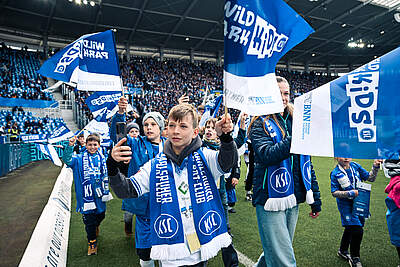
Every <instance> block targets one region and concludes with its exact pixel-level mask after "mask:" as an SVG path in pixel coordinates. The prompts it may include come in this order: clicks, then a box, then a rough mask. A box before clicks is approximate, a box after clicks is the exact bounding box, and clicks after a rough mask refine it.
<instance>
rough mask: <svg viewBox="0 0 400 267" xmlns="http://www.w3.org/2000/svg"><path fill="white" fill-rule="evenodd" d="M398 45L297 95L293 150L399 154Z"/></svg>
mask: <svg viewBox="0 0 400 267" xmlns="http://www.w3.org/2000/svg"><path fill="white" fill-rule="evenodd" d="M399 84H400V48H397V49H395V50H393V51H391V52H389V53H387V54H386V55H383V56H382V57H380V58H377V59H375V60H373V61H372V62H370V63H368V64H366V65H364V66H362V67H360V68H358V69H356V70H354V71H352V72H350V73H349V74H347V75H345V76H342V77H340V78H338V79H336V80H334V81H332V82H330V83H328V84H325V85H323V86H321V87H319V88H317V89H315V90H312V91H311V92H309V93H306V94H304V95H302V96H300V97H297V98H296V99H295V101H294V105H295V110H294V115H293V132H292V146H291V153H296V154H306V155H314V156H328V157H333V156H335V157H345V158H364V159H375V158H382V159H398V158H399V150H400V131H399V127H400V109H399V108H397V107H398V106H399V105H400V94H399V93H398V90H399Z"/></svg>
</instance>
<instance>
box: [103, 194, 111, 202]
mask: <svg viewBox="0 0 400 267" xmlns="http://www.w3.org/2000/svg"><path fill="white" fill-rule="evenodd" d="M113 199H114V198H113V196H112V194H111V193H108V194H107V195H104V196H102V197H101V201H103V202H107V201H110V200H113Z"/></svg>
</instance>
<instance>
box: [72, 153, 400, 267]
mask: <svg viewBox="0 0 400 267" xmlns="http://www.w3.org/2000/svg"><path fill="white" fill-rule="evenodd" d="M357 162H359V163H360V164H361V165H362V166H364V167H365V168H366V169H368V170H369V169H370V167H371V164H372V161H370V160H357ZM313 164H314V168H315V171H316V173H317V178H318V182H319V185H320V190H321V196H322V212H321V214H320V216H319V217H318V218H317V219H311V218H310V217H309V216H308V213H309V212H310V208H309V206H308V205H307V204H302V205H301V206H300V215H299V220H298V224H297V228H296V234H295V238H294V248H295V254H296V259H297V265H298V266H301V267H302V266H348V263H346V262H344V261H342V260H340V259H339V258H338V257H337V256H336V252H337V249H338V246H339V243H340V238H341V235H342V232H343V228H342V226H341V223H340V217H339V212H338V210H337V206H336V200H335V199H334V198H333V197H332V196H331V194H330V178H329V174H330V172H331V170H332V169H333V168H334V166H335V163H334V161H333V159H331V158H318V157H315V158H313ZM245 173H246V167H245V166H243V165H242V178H241V181H240V183H239V185H238V187H237V194H238V203H237V204H236V207H235V208H236V210H237V213H236V214H230V222H231V226H232V232H233V234H234V239H233V240H234V245H235V247H236V248H237V249H238V250H239V251H240V252H241V253H243V254H245V255H246V256H247V257H248V258H250V259H251V260H252V261H254V262H255V261H256V260H257V258H258V256H259V255H260V253H261V252H262V248H261V243H260V239H259V235H258V227H257V220H256V215H255V209H254V208H253V206H252V205H251V203H249V202H247V201H245V197H244V196H245V192H244V184H243V181H244V178H243V177H244V174H245ZM387 183H388V179H386V178H385V177H384V176H383V173H382V172H380V173H379V175H378V178H377V180H376V182H375V183H373V185H372V197H371V214H372V217H371V218H370V219H369V220H367V222H366V226H365V227H364V239H363V242H362V245H361V259H362V262H363V266H366V267H368V266H370V267H375V266H388V267H395V266H397V264H398V259H397V253H396V251H395V248H394V247H393V246H392V245H391V244H390V241H389V235H388V231H387V227H386V219H385V213H386V206H385V203H384V199H385V197H386V194H385V193H384V188H385V186H386V185H387ZM73 197H75V195H74V194H73ZM72 203H73V210H75V199H73V201H72ZM399 227H400V226H399ZM123 228H124V223H123V219H122V211H121V200H120V199H114V200H112V201H111V202H109V204H108V207H107V214H106V219H105V220H104V221H103V223H102V225H101V231H100V236H99V239H98V241H99V251H98V255H97V256H86V253H87V241H86V234H85V230H84V225H83V222H82V217H81V215H80V214H77V213H76V212H73V214H72V216H71V226H70V238H69V246H68V266H71V267H72V266H91V267H92V266H113V267H118V266H139V259H138V257H137V256H136V253H135V249H134V245H133V243H134V238H127V237H125V233H124V230H123ZM208 266H210V267H220V266H223V263H222V260H221V256H220V255H218V256H217V257H215V258H214V259H212V260H210V261H209V264H208Z"/></svg>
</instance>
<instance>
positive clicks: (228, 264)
mask: <svg viewBox="0 0 400 267" xmlns="http://www.w3.org/2000/svg"><path fill="white" fill-rule="evenodd" d="M222 261H223V262H224V266H225V267H238V266H239V258H238V255H237V252H236V250H235V248H234V247H233V245H232V244H230V245H229V247H226V248H222Z"/></svg>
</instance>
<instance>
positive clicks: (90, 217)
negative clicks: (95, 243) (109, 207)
mask: <svg viewBox="0 0 400 267" xmlns="http://www.w3.org/2000/svg"><path fill="white" fill-rule="evenodd" d="M105 217H106V213H105V212H103V213H91V214H82V219H83V223H84V224H85V230H86V235H87V239H88V242H89V241H90V240H95V239H96V227H97V226H100V223H101V222H102V221H103V220H104V218H105Z"/></svg>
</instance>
